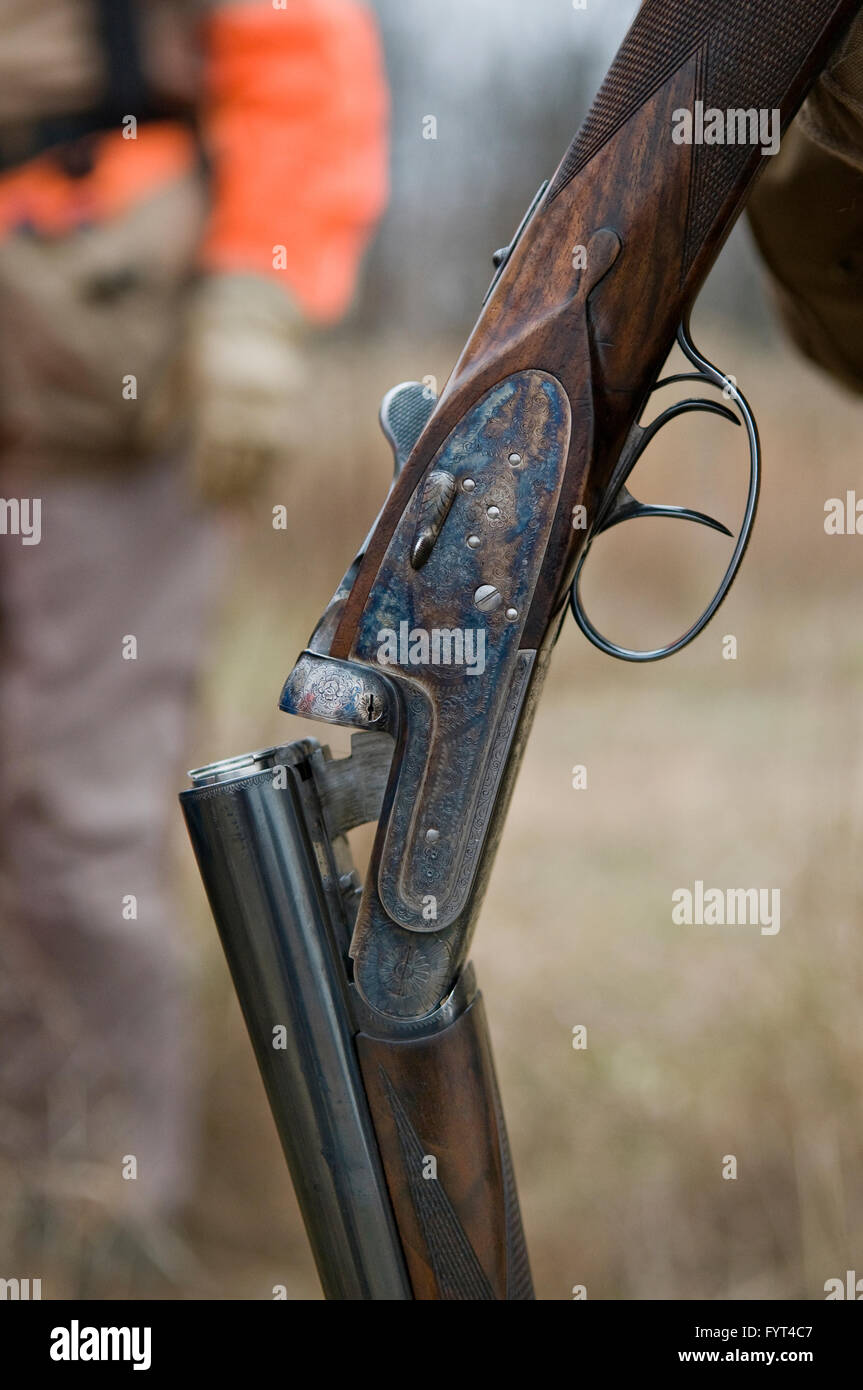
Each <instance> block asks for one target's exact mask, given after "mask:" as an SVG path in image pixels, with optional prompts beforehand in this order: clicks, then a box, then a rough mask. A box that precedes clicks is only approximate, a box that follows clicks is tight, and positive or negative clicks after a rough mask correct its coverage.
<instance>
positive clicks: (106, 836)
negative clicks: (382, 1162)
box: [0, 0, 387, 1297]
mask: <svg viewBox="0 0 863 1390" xmlns="http://www.w3.org/2000/svg"><path fill="white" fill-rule="evenodd" d="M386 119H387V95H386V87H385V80H384V76H383V70H382V60H381V53H380V47H379V41H378V36H377V30H376V27H375V23H374V20H373V18H372V16H371V14H370V12H369V10H368V9H367V8H366V7H365V6H364V5H363V4H360V3H357V0H229V2H228V3H215V2H212V0H211V2H210V3H205V2H204V0H137V3H136V0H40V3H39V4H38V5H31V4H27V3H22V0H0V618H2V627H0V645H2V662H0V742H2V750H0V753H2V756H0V891H2V898H0V1038H2V1042H0V1163H2V1165H3V1167H4V1169H5V1170H6V1172H5V1173H4V1181H3V1187H4V1190H5V1194H6V1195H5V1198H4V1205H3V1208H2V1218H0V1249H2V1250H3V1258H4V1264H5V1265H8V1264H9V1261H10V1259H12V1258H13V1255H12V1252H13V1251H14V1252H15V1254H14V1259H15V1260H16V1261H18V1263H16V1267H15V1268H14V1269H13V1268H5V1269H4V1270H3V1271H0V1272H2V1273H3V1274H4V1275H9V1276H12V1275H18V1276H20V1277H27V1276H35V1277H38V1276H40V1275H42V1274H43V1273H44V1272H45V1268H46V1265H45V1262H46V1261H48V1262H50V1259H51V1254H52V1250H54V1251H55V1253H58V1254H59V1255H60V1256H62V1255H63V1253H64V1250H65V1254H66V1260H67V1264H68V1263H71V1264H72V1265H74V1266H75V1267H76V1269H77V1275H78V1277H77V1282H74V1283H72V1284H71V1285H69V1286H68V1287H67V1288H66V1289H65V1292H67V1293H70V1294H72V1295H75V1294H78V1295H86V1293H87V1292H88V1289H89V1288H93V1287H100V1291H102V1292H104V1289H103V1288H101V1286H100V1285H99V1275H98V1271H99V1270H100V1269H101V1270H102V1273H103V1275H104V1273H105V1270H106V1269H108V1268H109V1266H110V1265H111V1261H112V1260H114V1261H115V1264H116V1262H117V1261H119V1262H120V1264H121V1265H122V1267H123V1268H124V1269H129V1268H132V1267H134V1266H135V1265H136V1264H137V1265H138V1267H139V1268H140V1269H141V1270H143V1271H144V1274H143V1277H144V1278H145V1279H146V1278H147V1277H149V1274H150V1273H152V1272H153V1271H158V1270H161V1271H162V1272H163V1273H164V1274H165V1275H167V1276H168V1277H169V1278H172V1277H177V1273H178V1259H179V1258H180V1256H181V1254H182V1251H181V1250H180V1251H175V1249H174V1247H173V1246H172V1237H171V1229H172V1221H173V1219H174V1216H175V1214H176V1213H177V1211H178V1209H179V1208H180V1207H181V1205H182V1203H183V1200H184V1199H185V1197H186V1196H187V1194H188V1191H189V1186H190V1182H191V1181H192V1180H193V1177H194V1172H195V1166H194V1165H195V1135H196V1060H195V1056H196V1028H195V1010H194V1002H193V1001H194V988H193V985H194V971H193V969H191V968H190V967H191V965H192V962H191V961H190V959H189V957H190V951H189V945H188V942H187V940H186V939H185V938H184V934H183V929H182V924H181V922H180V921H178V914H177V913H176V911H175V910H174V905H173V903H172V901H171V897H170V894H169V893H168V892H167V890H166V885H167V883H168V882H169V880H170V866H169V862H168V860H167V858H166V848H167V840H168V836H169V833H170V830H171V829H172V827H173V823H174V819H175V816H176V804H175V802H176V798H175V791H176V780H177V772H178V763H179V760H180V758H181V753H182V748H183V742H184V729H185V725H186V720H187V717H188V715H189V713H190V702H191V700H192V697H193V694H194V687H195V678H196V675H197V672H198V669H199V666H200V663H201V661H202V655H203V643H204V638H205V634H206V627H207V617H208V613H209V611H210V609H211V605H212V599H213V595H214V591H215V586H216V582H217V577H218V573H219V570H220V568H221V562H222V559H223V551H224V526H223V519H222V518H223V512H222V510H221V509H218V510H214V508H213V506H212V504H213V503H222V502H230V501H234V500H239V499H242V498H243V497H244V496H246V495H248V494H249V492H250V490H252V489H254V487H255V485H256V483H258V482H259V480H260V479H261V477H262V476H264V475H265V473H266V470H267V469H269V468H270V467H271V466H272V465H273V464H278V463H280V462H282V461H285V460H286V461H287V462H288V463H290V455H291V428H292V419H293V417H294V415H295V412H296V411H297V410H298V409H300V408H301V405H300V401H299V392H300V386H301V382H302V366H303V347H302V343H303V335H304V333H305V332H306V331H307V330H308V327H309V326H310V325H315V324H325V323H327V322H332V321H334V320H336V319H338V318H339V317H340V316H341V315H342V314H343V313H344V312H345V310H346V308H347V306H348V304H349V302H350V299H351V296H352V294H353V291H354V287H355V281H356V276H357V270H358V265H359V261H360V257H361V255H362V252H363V249H364V247H365V245H366V243H367V241H368V238H369V235H370V232H371V230H372V228H373V226H374V224H375V222H376V220H377V218H378V216H379V214H380V212H381V210H382V207H383V204H384V200H385V193H386V165H387V158H386ZM208 504H209V505H208ZM7 1176H9V1177H11V1179H12V1181H11V1182H10V1181H6V1180H5V1179H6V1177H7ZM58 1246H59V1247H63V1248H62V1249H60V1250H59V1251H58V1250H57V1247H58ZM112 1251H113V1252H114V1253H113V1255H112V1254H111V1252H112ZM118 1252H120V1253H118ZM21 1261H23V1264H21V1265H20V1267H19V1264H20V1262H21ZM106 1262H107V1263H106ZM88 1269H89V1270H90V1273H89V1274H88ZM94 1269H95V1270H96V1273H95V1274H94V1272H93V1271H94ZM109 1277H111V1276H110V1275H109ZM94 1279H95V1285H94V1282H93V1281H94ZM133 1289H134V1285H130V1286H129V1288H128V1289H127V1290H126V1291H133ZM115 1290H116V1286H115ZM43 1292H44V1294H45V1296H48V1297H50V1296H57V1293H58V1292H59V1291H58V1289H57V1288H56V1286H55V1287H49V1288H45V1289H44V1290H43Z"/></svg>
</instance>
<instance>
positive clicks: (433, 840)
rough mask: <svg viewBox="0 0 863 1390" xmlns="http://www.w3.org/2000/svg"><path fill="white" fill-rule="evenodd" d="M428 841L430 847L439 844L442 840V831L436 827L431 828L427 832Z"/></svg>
mask: <svg viewBox="0 0 863 1390" xmlns="http://www.w3.org/2000/svg"><path fill="white" fill-rule="evenodd" d="M426 839H427V840H428V843H429V844H430V845H435V844H437V842H438V840H439V839H440V831H439V830H435V828H434V826H430V827H429V829H428V830H427V831H426Z"/></svg>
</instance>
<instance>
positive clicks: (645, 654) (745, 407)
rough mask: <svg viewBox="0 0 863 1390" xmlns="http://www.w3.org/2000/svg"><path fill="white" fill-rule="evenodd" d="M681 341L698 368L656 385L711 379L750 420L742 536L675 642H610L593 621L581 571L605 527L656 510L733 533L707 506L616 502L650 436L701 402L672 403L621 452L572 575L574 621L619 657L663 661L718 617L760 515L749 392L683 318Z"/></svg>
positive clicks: (758, 469)
mask: <svg viewBox="0 0 863 1390" xmlns="http://www.w3.org/2000/svg"><path fill="white" fill-rule="evenodd" d="M677 341H678V344H679V346H680V348H681V350H682V351H683V353H684V354H685V356H686V357H687V358H688V359H689V361H690V362H691V363H692V364H693V366H694V367H696V368H697V371H696V372H695V373H690V374H686V375H678V376H675V377H670V378H669V377H666V378H664V379H662V380H661V381H659V382H657V385H656V386H655V387H654V390H658V389H659V388H660V387H661V386H665V385H668V384H670V382H672V381H679V380H693V381H701V382H707V383H708V384H710V385H712V386H716V387H719V388H720V389H721V390H722V392H723V395H724V396H725V397H726V399H729V400H732V401H733V402H734V404H735V406H736V407H737V409H738V411H739V413H740V421H739V422H738V421H736V420H735V422H736V423H742V424H743V425H744V426H745V428H746V433H747V438H748V441H749V491H748V494H747V498H746V509H745V511H744V514H743V522H742V524H741V527H740V534H739V536H738V538H737V543H736V545H735V547H734V551H733V553H732V556H731V559H730V561H729V562H728V566H727V568H726V570H725V573H724V574H723V576H722V579H721V581H720V583H719V587H718V588H717V590H716V593H715V594H714V595H713V598H712V599H711V601H710V603H709V604H708V605H707V607H706V608H705V609H704V611H703V613H702V614H701V615H700V617H699V618H697V619H696V621H695V622H694V623H693V624H692V626H691V627H689V628H687V630H686V632H684V633H683V635H682V636H681V637H678V639H677V640H676V641H675V642H670V643H668V644H667V645H666V646H664V647H656V648H654V649H653V650H652V651H640V650H638V649H636V648H631V647H620V646H618V645H617V644H616V643H615V642H610V641H609V640H608V638H607V637H604V636H603V634H602V633H601V632H600V631H599V629H598V628H596V627H594V625H593V623H592V622H591V621H590V619H589V618H588V616H587V614H586V612H585V610H584V605H583V603H582V601H581V574H582V570H583V568H584V563H585V561H586V559H587V557H588V555H589V554H590V547H591V545H592V543H593V541H594V540H595V539H596V537H597V536H598V535H601V534H602V531H604V530H608V529H609V528H610V527H612V526H616V525H618V524H619V523H621V522H623V521H628V520H632V519H634V518H635V517H637V516H650V515H653V516H666V517H672V518H678V517H679V518H681V519H684V520H690V521H699V522H702V523H703V524H706V525H709V526H711V527H713V528H715V529H717V530H722V531H726V534H728V535H730V534H731V532H728V531H727V530H726V528H725V527H724V526H722V525H721V524H720V523H718V522H716V521H714V519H713V518H712V517H707V516H706V515H705V514H704V513H702V512H697V513H696V512H690V511H689V509H688V508H682V507H681V508H672V507H664V508H659V507H651V506H645V505H643V504H641V503H638V502H636V501H635V499H634V498H633V499H631V501H630V502H626V501H624V504H623V506H621V507H620V508H618V507H617V502H618V500H619V498H620V497H621V494H623V495H624V497H628V496H629V494H628V493H627V492H626V488H625V483H626V479H627V478H628V477H629V475H630V473H631V472H632V470H633V469H634V467H635V465H636V463H637V462H638V459H639V458H640V457H641V454H642V453H643V452H644V449H645V448H646V447H647V445H648V444H649V443H650V441H651V440H652V439H654V438H655V436H656V434H658V432H659V429H660V428H661V427H662V425H663V424H664V423H667V422H668V420H670V419H671V418H672V417H673V415H674V414H675V413H676V414H680V413H681V411H682V410H684V409H696V408H697V406H698V403H697V402H680V403H679V405H678V406H672V407H670V408H669V410H667V411H664V412H663V414H662V415H661V416H660V417H659V419H658V420H657V421H654V422H653V424H652V425H650V426H648V427H647V428H646V429H645V430H644V431H642V432H641V433H640V434H639V435H638V436H637V444H636V446H635V449H634V451H633V452H632V454H626V453H625V454H624V455H623V456H622V459H621V465H622V468H621V473H620V474H619V475H618V477H617V478H615V475H614V474H612V482H611V484H610V486H609V493H610V494H611V496H612V498H613V499H614V500H613V501H612V502H611V505H610V506H606V507H605V508H600V512H599V516H598V520H597V523H595V525H594V530H593V532H592V534H591V537H590V540H589V541H588V542H587V545H586V546H585V548H584V550H583V551H582V554H581V556H580V558H579V561H578V564H577V566H576V570H575V576H574V578H573V581H572V587H571V590H570V600H569V601H570V607H571V609H572V615H573V617H574V618H575V621H576V623H577V624H578V626H579V628H580V629H581V631H582V632H583V633H584V635H585V637H586V638H587V639H588V641H589V642H591V643H592V644H593V646H595V647H597V648H598V649H599V650H600V651H602V652H605V654H606V655H607V656H613V657H616V658H617V659H618V660H620V661H633V662H647V661H662V660H664V659H665V658H666V657H669V656H674V654H675V653H676V652H679V651H682V649H683V648H684V647H687V646H689V643H690V642H693V641H694V640H695V638H696V637H698V636H699V634H700V633H701V632H703V630H704V628H705V627H706V626H707V624H708V623H709V622H710V620H711V619H712V618H713V617H714V615H715V614H716V611H717V609H718V608H719V606H720V605H721V603H722V602H723V600H724V599H725V597H726V595H727V594H728V591H729V589H730V588H731V585H732V584H733V583H734V580H735V578H736V575H737V571H738V569H739V568H740V564H741V561H742V560H743V556H744V554H745V553H746V547H747V545H748V544H749V537H750V533H751V531H752V525H753V522H754V521H755V514H756V511H757V508H758V494H759V490H760V484H761V445H760V442H759V438H758V427H757V425H756V423H755V417H754V415H753V414H752V411H751V409H750V407H749V404H748V402H747V400H746V398H745V396H744V395H743V394H742V393H741V392H740V391H738V389H737V386H736V384H735V383H733V382H732V380H731V378H730V377H728V376H725V375H724V374H723V373H722V372H720V371H719V370H718V368H717V367H715V366H714V365H713V363H712V362H709V361H708V359H707V358H706V357H704V356H703V354H702V353H700V352H699V351H698V349H697V348H696V347H695V345H694V343H693V342H692V340H691V338H690V336H689V328H688V325H687V324H686V323H682V324H681V325H680V328H679V329H678V333H677ZM710 408H711V410H712V411H713V413H717V407H716V406H715V404H712V405H711V407H710ZM718 413H726V414H730V412H724V408H723V407H718ZM619 467H620V465H619ZM627 512H628V513H629V514H628V515H626V514H625V513H627Z"/></svg>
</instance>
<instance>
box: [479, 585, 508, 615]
mask: <svg viewBox="0 0 863 1390" xmlns="http://www.w3.org/2000/svg"><path fill="white" fill-rule="evenodd" d="M473 601H474V603H475V604H476V606H477V608H478V609H479V610H480V612H481V613H493V612H494V610H495V609H496V608H500V605H501V604H502V603H503V599H502V598H501V596H500V593H499V592H498V590H497V589H496V588H495V587H494V585H493V584H480V586H479V588H478V589H477V591H476V593H475V594H474V596H473Z"/></svg>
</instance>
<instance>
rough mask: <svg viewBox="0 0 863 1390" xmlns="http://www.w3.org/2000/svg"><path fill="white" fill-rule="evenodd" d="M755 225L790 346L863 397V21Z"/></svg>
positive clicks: (781, 161)
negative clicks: (796, 348) (794, 346)
mask: <svg viewBox="0 0 863 1390" xmlns="http://www.w3.org/2000/svg"><path fill="white" fill-rule="evenodd" d="M749 218H750V223H751V225H752V228H753V231H754V233H755V240H756V242H757V244H758V247H759V250H760V251H761V254H762V256H763V258H764V260H765V262H766V264H767V267H768V269H769V271H770V275H771V281H772V286H773V289H774V297H775V299H776V302H777V306H778V309H779V313H780V315H781V318H782V321H783V323H784V325H785V327H786V329H787V331H788V332H789V334H790V336H791V337H792V339H793V340H794V342H795V343H796V344H797V346H798V347H799V348H800V349H801V350H802V352H804V353H805V355H806V356H807V357H808V358H810V360H811V361H813V362H815V363H817V364H818V366H820V367H822V368H823V369H824V370H825V371H827V372H829V373H830V374H831V375H832V376H834V377H835V378H836V380H837V381H840V382H842V384H843V385H844V386H846V387H848V388H849V389H850V390H852V391H854V392H863V15H861V16H859V17H858V18H857V19H856V20H855V22H854V25H853V27H852V29H851V32H850V33H849V35H848V38H847V39H846V41H845V43H844V44H842V45H841V46H840V47H839V49H838V50H837V52H836V54H835V55H834V57H833V59H832V60H831V62H830V63H829V64H828V66H827V68H826V70H825V71H824V73H823V74H822V76H821V77H820V79H819V81H818V82H817V84H816V86H815V88H814V90H813V92H812V95H811V96H810V97H809V99H808V101H806V102H805V104H804V105H803V107H802V109H801V111H800V113H799V115H798V117H797V119H796V120H795V121H794V123H793V124H792V126H791V127H790V129H789V130H788V132H787V134H786V135H785V136H784V138H783V140H782V145H781V148H780V151H779V154H778V155H777V156H776V158H775V159H772V160H769V161H768V164H767V169H766V170H765V172H764V174H763V175H762V177H761V179H760V180H759V182H758V183H757V185H756V187H755V192H754V194H753V197H752V199H751V201H750V203H749Z"/></svg>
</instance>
